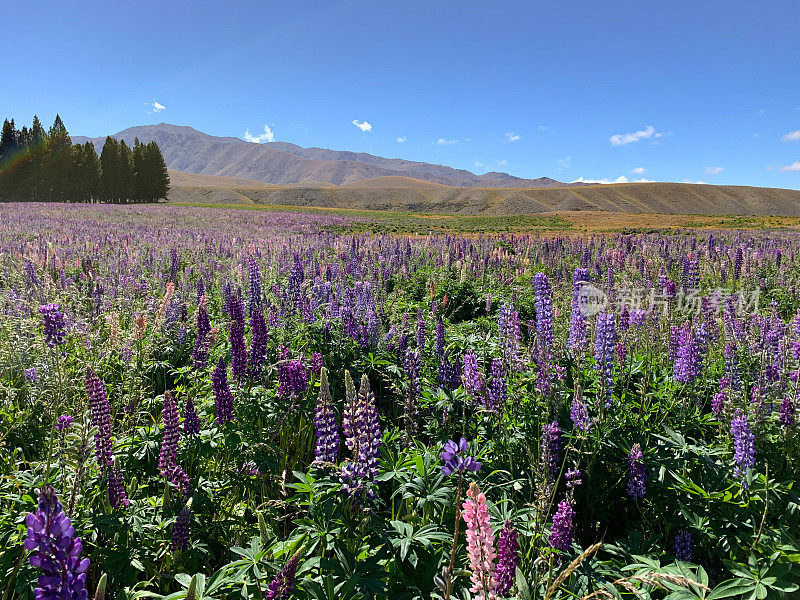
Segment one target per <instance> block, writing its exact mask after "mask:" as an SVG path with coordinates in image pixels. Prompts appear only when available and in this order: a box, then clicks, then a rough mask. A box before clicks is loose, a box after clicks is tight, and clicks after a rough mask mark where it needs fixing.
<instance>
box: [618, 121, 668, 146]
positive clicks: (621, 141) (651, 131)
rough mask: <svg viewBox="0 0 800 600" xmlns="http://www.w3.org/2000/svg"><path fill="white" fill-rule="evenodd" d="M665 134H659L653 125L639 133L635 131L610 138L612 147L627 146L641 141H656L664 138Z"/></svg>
mask: <svg viewBox="0 0 800 600" xmlns="http://www.w3.org/2000/svg"><path fill="white" fill-rule="evenodd" d="M663 135H664V134H663V133H659V132H657V131H656V130H655V128H654V127H653V126H652V125H648V126H647V127H645V128H644V129H640V130H639V131H634V132H633V133H617V134H615V135H612V136H611V137H610V138H609V141H610V142H611V145H612V146H625V145H627V144H632V143H634V142H638V141H640V140H650V139H656V138H660V137H661V136H663Z"/></svg>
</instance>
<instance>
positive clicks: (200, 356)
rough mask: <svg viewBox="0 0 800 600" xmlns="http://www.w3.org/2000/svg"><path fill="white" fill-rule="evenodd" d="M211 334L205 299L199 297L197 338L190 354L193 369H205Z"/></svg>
mask: <svg viewBox="0 0 800 600" xmlns="http://www.w3.org/2000/svg"><path fill="white" fill-rule="evenodd" d="M210 334H211V321H210V320H209V318H208V308H207V307H206V297H205V296H201V297H200V304H199V306H198V307H197V338H196V339H195V343H194V351H193V352H192V362H193V364H194V368H195V369H205V367H206V362H207V361H208V345H209V336H210Z"/></svg>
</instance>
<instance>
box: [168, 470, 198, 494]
mask: <svg viewBox="0 0 800 600" xmlns="http://www.w3.org/2000/svg"><path fill="white" fill-rule="evenodd" d="M164 476H165V477H166V479H167V481H169V482H170V483H171V484H172V485H174V486H175V487H176V488H178V491H180V493H181V496H183V497H184V498H186V497H188V496H189V491H190V489H191V487H192V482H191V480H190V479H189V476H188V475H187V474H186V471H184V470H183V468H182V467H181V466H180V465H177V464H175V463H173V464H171V465H170V466H169V467H168V468H167V470H166V472H165V473H164Z"/></svg>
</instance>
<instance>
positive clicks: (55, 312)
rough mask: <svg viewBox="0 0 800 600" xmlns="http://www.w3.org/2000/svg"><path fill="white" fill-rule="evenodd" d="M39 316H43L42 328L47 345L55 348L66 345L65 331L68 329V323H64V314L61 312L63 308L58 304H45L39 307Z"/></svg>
mask: <svg viewBox="0 0 800 600" xmlns="http://www.w3.org/2000/svg"><path fill="white" fill-rule="evenodd" d="M39 314H41V315H42V328H43V330H44V339H45V342H47V345H48V346H50V347H51V348H55V347H56V346H61V345H62V344H65V343H66V339H65V337H64V330H65V329H66V322H65V321H64V313H63V312H61V307H60V306H59V305H58V304H43V305H42V306H40V307H39Z"/></svg>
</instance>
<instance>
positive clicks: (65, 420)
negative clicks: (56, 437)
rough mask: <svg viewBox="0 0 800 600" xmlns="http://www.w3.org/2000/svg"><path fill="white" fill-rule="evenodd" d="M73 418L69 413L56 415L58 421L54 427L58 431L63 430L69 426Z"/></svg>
mask: <svg viewBox="0 0 800 600" xmlns="http://www.w3.org/2000/svg"><path fill="white" fill-rule="evenodd" d="M74 420H75V418H74V417H71V416H69V415H61V416H60V417H58V422H57V423H56V429H57V430H58V431H61V432H64V431H66V430H67V429H69V428H70V426H71V425H72V422H73V421H74Z"/></svg>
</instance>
